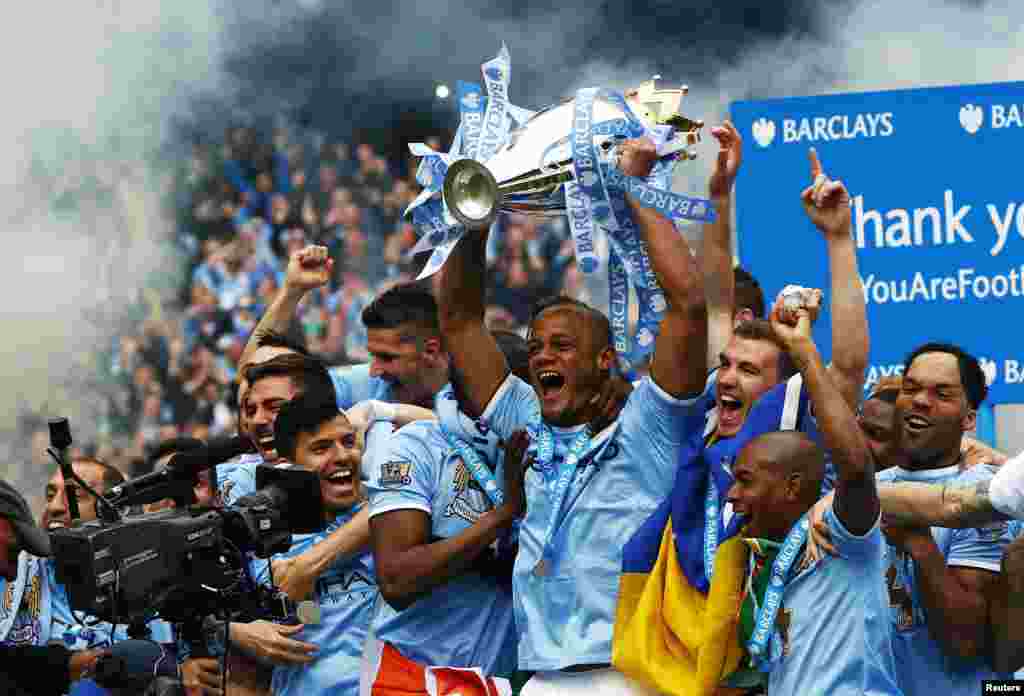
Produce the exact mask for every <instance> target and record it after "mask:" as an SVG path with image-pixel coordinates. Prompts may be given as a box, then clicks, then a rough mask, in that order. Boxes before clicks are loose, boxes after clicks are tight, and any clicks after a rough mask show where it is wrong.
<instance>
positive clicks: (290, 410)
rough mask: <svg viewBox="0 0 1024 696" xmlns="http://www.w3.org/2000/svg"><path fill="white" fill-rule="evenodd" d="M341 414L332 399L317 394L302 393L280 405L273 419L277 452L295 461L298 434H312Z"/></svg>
mask: <svg viewBox="0 0 1024 696" xmlns="http://www.w3.org/2000/svg"><path fill="white" fill-rule="evenodd" d="M340 415H341V410H340V409H339V408H338V404H337V402H336V401H334V400H333V399H332V400H330V401H325V400H324V399H323V398H322V397H321V396H320V395H318V394H304V395H303V396H299V397H296V398H295V399H292V400H291V401H289V402H287V403H285V404H283V405H282V406H281V410H280V412H279V413H278V414H277V419H276V420H275V421H274V445H275V446H276V447H277V453H278V454H279V455H281V456H282V457H284V458H285V459H287V460H288V461H290V462H294V461H295V450H296V448H297V447H298V443H299V435H301V434H302V433H308V434H312V433H315V432H316V431H317V430H319V429H320V427H321V426H323V424H324V423H328V422H330V421H332V420H334V419H335V418H337V417H338V416H340Z"/></svg>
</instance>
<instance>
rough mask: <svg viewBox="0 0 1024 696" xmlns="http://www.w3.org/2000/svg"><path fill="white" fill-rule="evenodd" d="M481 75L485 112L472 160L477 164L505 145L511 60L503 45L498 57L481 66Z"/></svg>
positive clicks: (506, 48)
mask: <svg viewBox="0 0 1024 696" xmlns="http://www.w3.org/2000/svg"><path fill="white" fill-rule="evenodd" d="M483 74H484V82H485V84H486V85H487V111H485V112H484V123H483V132H482V133H481V134H480V146H479V149H477V151H476V153H475V156H473V159H475V160H477V161H479V162H486V161H487V160H489V159H490V158H491V157H493V156H494V153H496V152H497V151H498V148H500V147H501V146H502V145H504V144H505V136H506V135H508V123H507V122H506V120H505V111H506V109H507V107H508V83H509V79H510V78H511V77H512V60H511V58H510V57H509V54H508V47H506V46H505V44H504V43H503V44H501V50H500V51H499V52H498V55H497V56H495V57H494V58H493V59H492V60H489V61H487V62H486V63H484V64H483ZM471 156H472V155H471Z"/></svg>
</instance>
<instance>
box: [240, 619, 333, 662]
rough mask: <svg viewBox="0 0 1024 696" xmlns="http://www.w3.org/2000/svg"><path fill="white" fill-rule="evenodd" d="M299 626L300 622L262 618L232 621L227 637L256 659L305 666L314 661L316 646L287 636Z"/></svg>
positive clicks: (298, 629) (299, 629)
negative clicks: (287, 622) (295, 623)
mask: <svg viewBox="0 0 1024 696" xmlns="http://www.w3.org/2000/svg"><path fill="white" fill-rule="evenodd" d="M302 629H303V625H302V624H298V625H295V626H283V625H281V624H275V623H271V622H269V621H263V620H260V621H252V622H250V623H232V624H231V640H232V641H233V642H234V643H235V644H237V645H238V646H239V647H241V648H242V649H243V650H245V651H246V652H247V653H248V654H250V655H252V656H253V657H255V658H257V659H260V660H265V661H267V662H271V663H273V664H276V665H305V664H309V663H310V662H312V661H313V660H314V658H315V657H316V653H317V651H318V650H319V648H318V647H317V646H315V645H313V644H312V643H304V642H303V641H301V640H294V639H292V638H289V636H293V635H295V634H296V633H298V632H299V631H301V630H302Z"/></svg>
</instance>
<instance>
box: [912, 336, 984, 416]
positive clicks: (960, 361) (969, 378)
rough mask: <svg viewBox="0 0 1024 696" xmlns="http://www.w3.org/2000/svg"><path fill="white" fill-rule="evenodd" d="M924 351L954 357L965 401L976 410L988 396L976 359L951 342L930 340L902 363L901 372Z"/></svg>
mask: <svg viewBox="0 0 1024 696" xmlns="http://www.w3.org/2000/svg"><path fill="white" fill-rule="evenodd" d="M924 353H946V354H948V355H952V356H953V357H954V358H956V362H957V366H958V367H959V368H960V383H961V384H962V385H963V387H964V393H965V394H966V395H967V403H968V404H970V406H971V408H972V409H975V410H977V408H978V407H979V406H981V403H982V402H983V401H984V400H985V397H986V396H988V385H987V384H985V373H984V372H983V371H982V369H981V364H980V363H978V359H977V358H975V357H974V356H973V355H971V354H970V353H968V352H967V351H965V350H964V349H963V348H961V347H960V346H957V345H953V344H952V343H938V342H931V343H925V344H924V345H922V346H918V347H917V348H915V349H914V350H913V351H911V353H910V355H908V356H907V359H906V360H905V361H904V363H903V374H904V375H905V374H907V372H909V371H910V366H911V365H912V364H913V362H914V360H916V359H917V357H918V356H920V355H923V354H924Z"/></svg>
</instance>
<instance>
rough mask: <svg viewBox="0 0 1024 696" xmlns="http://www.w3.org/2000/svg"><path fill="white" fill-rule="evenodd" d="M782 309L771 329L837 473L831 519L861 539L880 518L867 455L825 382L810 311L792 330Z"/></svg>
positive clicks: (853, 422)
mask: <svg viewBox="0 0 1024 696" xmlns="http://www.w3.org/2000/svg"><path fill="white" fill-rule="evenodd" d="M781 308H782V307H781V305H780V304H779V303H776V305H775V307H773V308H772V315H771V322H772V329H773V330H774V331H775V335H776V336H778V337H779V340H780V341H781V342H782V343H783V345H785V347H786V351H787V352H788V353H789V355H790V357H791V358H792V360H793V363H794V364H795V365H796V366H797V368H798V369H799V370H800V374H802V375H803V378H804V384H805V385H806V387H807V391H808V392H809V393H810V397H811V404H812V406H813V408H814V415H815V418H817V421H818V429H819V430H820V432H821V434H822V436H823V437H824V439H825V446H826V447H827V448H828V451H829V452H830V453H831V455H832V462H833V463H834V464H835V467H836V473H837V480H836V493H835V501H834V510H835V513H836V516H837V517H838V518H839V521H840V522H842V523H843V526H844V527H846V529H847V530H849V532H850V533H851V534H855V535H857V536H862V535H864V534H866V533H867V532H868V531H869V530H870V529H871V528H872V527H873V526H874V525H875V523H876V522H877V521H878V513H879V502H878V490H877V489H876V486H875V466H874V461H873V458H872V456H871V450H869V449H868V445H867V443H866V442H865V441H864V435H863V434H862V433H861V431H860V428H859V427H857V417H856V416H854V414H853V409H851V408H850V406H849V404H848V403H847V402H846V400H845V398H844V397H843V395H842V394H841V393H840V392H839V389H838V387H837V386H836V385H835V384H834V383H833V381H832V379H831V378H830V376H829V373H828V371H827V370H826V369H825V364H824V362H823V361H822V359H821V355H820V354H819V353H818V348H817V346H815V345H814V340H813V339H812V338H811V319H810V315H811V312H812V311H813V308H811V309H810V310H808V308H801V309H800V310H798V312H797V322H796V326H790V325H789V324H785V323H783V322H782V321H781V320H780V318H779V314H780V310H781Z"/></svg>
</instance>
